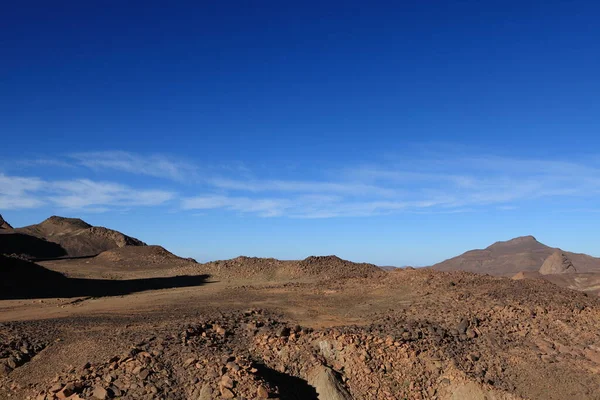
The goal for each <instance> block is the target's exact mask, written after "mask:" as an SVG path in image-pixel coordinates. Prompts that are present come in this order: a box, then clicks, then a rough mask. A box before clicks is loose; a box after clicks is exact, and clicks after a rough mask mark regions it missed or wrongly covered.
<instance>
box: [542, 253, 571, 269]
mask: <svg viewBox="0 0 600 400" xmlns="http://www.w3.org/2000/svg"><path fill="white" fill-rule="evenodd" d="M576 272H577V270H576V269H575V266H573V263H572V262H571V260H570V259H569V257H567V256H566V255H565V254H564V253H563V252H562V251H560V250H557V251H555V252H554V253H552V255H551V256H550V257H548V258H547V259H546V261H544V264H542V267H541V268H540V274H542V275H551V274H569V273H576Z"/></svg>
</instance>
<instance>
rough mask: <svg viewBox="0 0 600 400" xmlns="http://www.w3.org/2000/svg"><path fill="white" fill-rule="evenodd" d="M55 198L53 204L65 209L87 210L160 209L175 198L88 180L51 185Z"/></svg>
mask: <svg viewBox="0 0 600 400" xmlns="http://www.w3.org/2000/svg"><path fill="white" fill-rule="evenodd" d="M48 187H49V189H50V190H51V191H52V192H55V193H60V194H53V195H50V196H49V197H48V199H49V200H50V201H52V202H53V203H55V204H56V205H58V206H60V207H64V208H80V209H81V208H86V207H92V206H94V207H98V206H105V207H106V206H118V207H130V206H157V205H160V204H163V203H165V202H167V201H169V200H171V199H172V198H173V197H174V193H172V192H168V191H163V190H147V189H144V190H140V189H134V188H131V187H129V186H126V185H121V184H116V183H110V182H94V181H91V180H89V179H78V180H73V181H58V182H51V183H49V185H48Z"/></svg>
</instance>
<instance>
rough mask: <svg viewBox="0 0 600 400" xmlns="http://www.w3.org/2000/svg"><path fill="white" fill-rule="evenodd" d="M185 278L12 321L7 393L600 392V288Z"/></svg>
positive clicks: (383, 395)
mask: <svg viewBox="0 0 600 400" xmlns="http://www.w3.org/2000/svg"><path fill="white" fill-rule="evenodd" d="M228 285H229V284H228ZM180 291H181V289H168V290H162V291H159V292H160V295H161V296H162V297H161V299H163V300H161V302H160V304H157V305H156V306H155V307H154V308H153V309H151V310H148V309H141V308H140V307H141V306H140V305H139V304H144V305H145V306H146V307H147V303H148V301H157V300H150V299H157V298H155V297H150V296H154V294H153V293H155V292H154V291H151V292H144V293H140V294H137V295H135V296H137V297H135V296H133V295H130V296H125V297H120V298H106V299H96V300H94V299H87V300H86V299H82V301H80V302H72V301H71V302H70V303H64V304H68V305H62V306H60V307H61V308H59V310H60V311H61V312H65V313H66V314H64V315H63V316H62V317H60V318H56V317H52V318H49V319H44V320H39V319H37V320H26V321H21V322H5V323H3V324H2V325H1V326H0V342H1V344H0V376H1V378H0V398H13V399H27V398H29V399H48V400H49V399H64V398H70V399H108V398H123V399H193V400H198V399H202V400H204V399H228V398H230V399H231V398H237V399H260V398H279V399H317V398H318V399H320V400H323V399H404V398H407V399H484V398H487V399H517V398H532V399H565V398H577V399H597V398H600V394H598V389H597V388H598V387H600V374H599V372H600V347H599V344H600V329H599V328H600V327H599V326H598V325H600V312H599V311H600V307H599V304H598V301H597V300H596V298H593V297H591V296H587V295H585V294H583V293H578V292H574V291H569V290H565V289H561V288H558V287H556V286H554V285H552V284H550V283H547V282H538V281H512V280H509V279H506V278H494V277H485V276H477V275H473V274H469V273H441V272H435V271H431V270H429V271H427V270H414V271H411V270H404V271H396V272H389V273H387V276H386V279H382V280H380V281H376V282H374V281H373V279H347V280H340V279H336V280H325V281H318V282H314V283H280V284H272V285H269V286H264V285H263V286H261V285H251V284H244V285H237V286H236V285H229V286H223V287H219V286H213V287H212V288H211V287H210V286H208V287H207V288H206V289H205V288H204V287H203V288H187V289H186V291H185V292H180ZM178 296H179V297H178ZM171 298H172V299H177V301H175V300H173V301H174V302H173V303H168V304H167V303H165V300H164V299H171ZM113 299H114V300H113ZM127 299H130V300H127ZM49 301H50V300H47V302H49ZM5 303H6V302H5ZM30 303H31V302H29V303H27V304H30ZM6 304H7V303H6ZM6 304H4V306H5V307H6ZM11 304H12V303H11ZM36 304H37V303H36ZM45 304H46V303H44V304H42V305H27V307H28V308H31V307H42V306H43V305H45ZM113 304H126V306H123V307H122V308H119V309H116V308H115V307H114V306H113ZM261 304H262V305H263V306H261ZM244 305H245V306H244ZM253 305H254V306H253ZM264 305H266V307H264ZM92 306H93V307H104V308H102V309H97V308H92ZM248 306H250V307H252V308H250V309H248ZM257 306H258V307H257ZM69 307H71V308H69ZM86 307H88V308H86ZM3 309H4V310H6V308H3ZM48 310H50V308H48ZM69 310H73V311H69ZM86 310H87V311H86ZM98 310H100V312H99V311H98ZM315 310H316V311H315ZM109 314H112V316H111V315H109ZM61 315H62V314H61ZM69 315H70V316H69ZM48 317H51V315H48ZM325 317H327V318H328V320H329V321H335V322H331V323H324V322H323V321H325V319H323V318H325ZM344 321H346V322H344ZM350 321H352V322H350ZM317 396H318V397H317Z"/></svg>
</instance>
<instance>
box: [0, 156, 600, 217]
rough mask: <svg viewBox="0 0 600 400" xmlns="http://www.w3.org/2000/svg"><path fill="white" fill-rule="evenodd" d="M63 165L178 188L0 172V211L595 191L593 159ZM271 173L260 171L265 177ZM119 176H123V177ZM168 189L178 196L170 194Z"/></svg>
mask: <svg viewBox="0 0 600 400" xmlns="http://www.w3.org/2000/svg"><path fill="white" fill-rule="evenodd" d="M69 159H70V160H71V162H73V160H74V162H75V163H76V165H79V166H84V167H86V168H92V169H94V170H95V171H96V172H103V171H104V170H119V171H122V172H127V173H130V174H136V175H145V176H150V177H155V178H161V179H168V180H170V181H171V186H172V187H174V188H183V190H155V189H148V188H132V187H131V186H129V185H128V184H127V182H128V181H126V180H125V181H123V182H118V183H115V182H97V181H92V180H89V179H78V180H69V181H51V180H43V179H40V178H25V177H9V176H6V175H0V184H2V185H1V187H0V207H3V208H32V207H38V206H40V205H41V204H52V205H55V206H58V207H65V208H90V207H96V208H98V209H102V208H106V209H109V210H110V209H113V208H115V207H124V206H127V207H131V206H148V207H152V206H158V205H162V204H165V203H166V202H169V201H174V202H175V203H174V204H179V208H180V209H181V210H184V211H187V210H190V211H192V210H203V212H210V211H211V210H212V211H215V210H224V211H226V212H231V213H236V214H249V215H257V216H260V217H290V218H333V217H368V216H375V215H387V214H392V213H401V212H411V213H460V212H476V211H478V210H486V209H491V210H505V211H509V210H513V209H515V208H516V207H518V206H519V203H520V202H523V201H531V200H535V201H543V200H544V199H562V200H564V201H562V202H554V206H558V207H565V208H572V206H573V202H571V201H570V199H582V198H590V197H594V196H598V194H600V168H599V167H598V166H597V164H596V163H594V162H585V163H584V162H570V161H568V162H567V161H547V160H535V159H517V158H506V157H504V158H503V157H497V156H490V157H483V156H465V155H460V156H454V157H453V156H451V155H444V156H443V157H439V156H438V157H432V158H428V159H415V158H414V157H413V158H404V159H400V158H399V161H397V162H393V161H392V162H390V161H389V160H388V162H386V163H381V162H380V163H374V164H365V165H356V166H351V167H345V168H337V169H335V168H329V169H324V170H323V173H322V175H321V177H320V179H314V180H302V179H273V178H268V179H266V178H261V177H259V176H257V175H255V174H253V173H252V172H251V171H249V170H248V168H246V167H244V168H239V164H236V163H232V167H231V168H224V167H218V168H215V167H211V166H206V165H202V166H198V165H195V164H193V163H191V162H180V161H179V160H178V159H173V158H169V157H167V156H161V155H140V154H135V153H129V152H121V151H113V152H88V153H80V154H78V155H70V156H69ZM80 170H81V168H80ZM199 171H202V172H201V173H200V172H199ZM275 171H276V169H273V170H272V171H270V172H271V174H272V175H275V174H274V172H275ZM296 176H302V174H301V170H300V171H299V173H298V175H296ZM123 179H129V178H128V177H127V175H126V174H123ZM7 180H9V181H7ZM146 182H147V181H146ZM6 188H8V189H6ZM177 192H184V193H186V195H184V196H181V197H180V196H178V195H177V194H176V193H177ZM557 204H558V205H557Z"/></svg>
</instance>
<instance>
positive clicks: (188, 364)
mask: <svg viewBox="0 0 600 400" xmlns="http://www.w3.org/2000/svg"><path fill="white" fill-rule="evenodd" d="M196 361H197V360H196V359H195V358H194V357H190V358H188V359H187V360H185V361H184V363H183V366H184V367H185V368H187V367H189V366H190V365H192V364H194V363H195V362H196Z"/></svg>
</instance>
